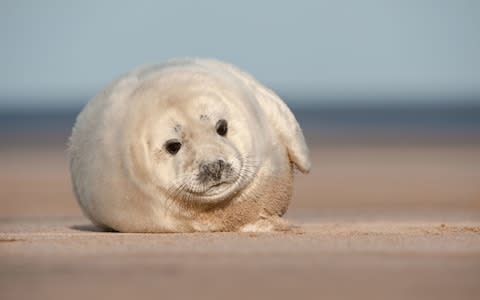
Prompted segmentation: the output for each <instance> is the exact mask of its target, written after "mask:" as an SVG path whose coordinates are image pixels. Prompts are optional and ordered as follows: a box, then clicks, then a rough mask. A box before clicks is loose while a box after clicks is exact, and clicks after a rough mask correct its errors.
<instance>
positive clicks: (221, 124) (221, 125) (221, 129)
mask: <svg viewBox="0 0 480 300" xmlns="http://www.w3.org/2000/svg"><path fill="white" fill-rule="evenodd" d="M215 128H216V130H217V133H218V135H220V136H226V135H227V132H228V123H227V121H225V120H224V119H221V120H218V122H217V125H216V126H215Z"/></svg>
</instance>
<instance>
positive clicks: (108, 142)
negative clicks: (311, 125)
mask: <svg viewBox="0 0 480 300" xmlns="http://www.w3.org/2000/svg"><path fill="white" fill-rule="evenodd" d="M69 160H70V171H71V177H72V183H73V189H74V192H75V195H76V197H77V200H78V203H79V205H80V207H81V208H82V210H83V212H84V214H85V215H86V216H87V217H89V218H90V219H91V220H92V222H93V223H95V224H97V225H100V226H104V227H108V228H112V229H115V230H118V231H122V232H192V231H270V230H283V229H285V228H288V226H287V224H286V223H285V222H284V221H282V219H281V218H280V217H281V216H282V215H283V214H284V213H285V211H286V210H287V207H288V204H289V201H290V198H291V194H292V184H293V170H294V168H298V169H299V170H300V171H302V172H308V171H309V169H310V160H309V157H308V149H307V146H306V144H305V141H304V137H303V134H302V131H301V129H300V127H299V125H298V123H297V121H296V120H295V117H294V116H293V114H292V113H291V111H290V110H289V109H288V107H287V106H286V105H285V104H284V103H283V102H282V100H281V99H280V98H279V97H278V96H277V95H276V94H275V93H273V92H272V91H270V90H268V89H267V88H266V87H264V86H263V85H262V84H260V83H259V82H257V81H256V80H255V79H254V78H253V77H251V76H250V75H248V74H247V73H245V72H243V71H241V70H239V69H238V68H236V67H234V66H232V65H229V64H226V63H223V62H219V61H216V60H211V59H176V60H171V61H168V62H166V63H164V64H160V65H154V66H148V67H143V68H139V69H137V70H134V71H132V72H130V73H128V74H126V75H125V76H122V77H120V78H119V79H118V80H116V81H114V82H113V83H111V84H110V85H109V86H108V87H106V88H105V89H104V90H103V91H101V92H100V93H99V94H98V95H97V96H95V97H94V98H93V99H92V100H91V101H90V102H89V103H88V104H87V105H86V106H85V108H84V109H83V110H82V112H81V113H80V114H79V115H78V117H77V121H76V124H75V126H74V128H73V130H72V135H71V137H70V146H69Z"/></svg>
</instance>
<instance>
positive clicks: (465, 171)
mask: <svg viewBox="0 0 480 300" xmlns="http://www.w3.org/2000/svg"><path fill="white" fill-rule="evenodd" d="M312 156H313V162H314V169H313V172H312V173H311V174H310V175H308V176H303V175H299V176H297V181H296V185H295V188H296V189H295V194H294V199H293V202H292V206H291V208H290V210H289V212H288V214H287V218H288V219H289V220H290V221H291V222H293V223H295V224H299V225H301V226H302V228H303V230H304V232H303V233H301V234H299V233H271V234H248V233H243V234H240V233H208V234H205V233H195V234H122V233H115V232H102V231H99V230H98V228H96V227H94V226H92V225H91V224H90V223H89V222H88V220H86V219H85V218H84V217H82V216H81V213H80V210H79V209H78V207H77V205H76V203H75V201H74V199H73V195H72V193H71V190H70V183H69V177H68V169H67V164H66V161H65V160H64V154H63V152H62V150H60V149H58V148H57V147H44V148H41V149H36V151H32V150H31V149H30V150H21V149H0V166H1V169H0V201H1V202H0V299H65V298H68V299H86V298H89V297H97V298H98V297H109V298H113V297H115V298H116V299H132V298H137V297H145V298H156V299H172V298H175V299H221V298H224V299H249V298H252V297H255V298H260V299H270V298H274V299H292V298H302V299H322V298H323V299H479V297H480V146H478V145H474V144H473V145H465V144H464V145H452V144H448V145H447V144H446V145H437V144H436V145H332V144H330V145H316V146H315V147H313V151H312Z"/></svg>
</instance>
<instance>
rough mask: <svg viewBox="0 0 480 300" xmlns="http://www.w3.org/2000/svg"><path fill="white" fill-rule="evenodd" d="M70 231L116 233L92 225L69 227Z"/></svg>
mask: <svg viewBox="0 0 480 300" xmlns="http://www.w3.org/2000/svg"><path fill="white" fill-rule="evenodd" d="M70 229H74V230H78V231H90V232H117V231H115V230H113V229H111V228H107V227H101V226H97V225H93V224H82V225H72V226H70Z"/></svg>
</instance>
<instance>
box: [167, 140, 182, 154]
mask: <svg viewBox="0 0 480 300" xmlns="http://www.w3.org/2000/svg"><path fill="white" fill-rule="evenodd" d="M180 148H182V143H180V142H179V141H178V140H168V141H167V142H166V143H165V149H167V151H168V153H170V154H172V155H175V154H177V152H178V151H179V150H180Z"/></svg>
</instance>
